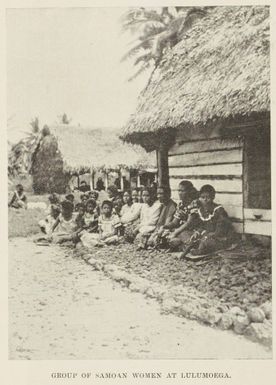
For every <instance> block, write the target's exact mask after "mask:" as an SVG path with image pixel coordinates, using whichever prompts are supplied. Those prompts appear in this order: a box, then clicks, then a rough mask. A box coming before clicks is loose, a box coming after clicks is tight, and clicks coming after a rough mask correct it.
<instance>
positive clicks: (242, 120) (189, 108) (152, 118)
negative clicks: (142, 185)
mask: <svg viewBox="0 0 276 385" xmlns="http://www.w3.org/2000/svg"><path fill="white" fill-rule="evenodd" d="M269 60H270V57H269V7H266V6H241V7H232V6H231V7H224V6H223V7H213V8H211V9H209V10H208V12H207V15H206V16H205V17H203V18H202V19H200V20H198V21H197V22H196V23H195V24H194V26H193V27H192V29H191V30H189V32H188V34H187V35H186V36H183V40H182V41H181V42H180V43H178V44H177V45H176V46H175V47H174V48H173V49H171V50H168V52H166V54H165V55H164V57H163V59H162V61H161V63H160V65H159V66H158V68H157V69H156V71H155V72H154V74H153V76H152V78H151V80H150V82H149V84H148V86H147V87H146V89H145V90H144V91H143V92H142V94H141V95H140V99H139V104H138V107H137V110H136V113H135V114H133V115H132V116H131V117H130V119H129V121H128V123H127V125H126V127H125V129H124V132H123V135H122V138H123V139H124V141H126V142H131V143H136V144H140V145H142V146H143V147H145V148H147V149H148V150H152V149H156V150H157V151H158V173H159V179H160V181H161V182H162V183H168V182H169V183H170V185H171V187H172V190H173V196H174V197H175V198H177V192H176V188H177V185H178V183H179V181H180V180H181V179H189V180H191V181H192V182H193V183H194V185H195V186H196V187H200V186H202V185H203V184H206V183H210V184H212V185H213V186H214V187H215V188H216V190H217V197H216V199H217V201H218V202H220V203H222V204H224V206H225V207H226V209H227V210H228V212H229V214H230V216H231V217H232V219H233V222H234V223H235V226H236V228H237V230H238V231H240V232H244V233H253V234H261V235H270V234H271V210H270V209H271V195H270V190H271V175H270V66H269Z"/></svg>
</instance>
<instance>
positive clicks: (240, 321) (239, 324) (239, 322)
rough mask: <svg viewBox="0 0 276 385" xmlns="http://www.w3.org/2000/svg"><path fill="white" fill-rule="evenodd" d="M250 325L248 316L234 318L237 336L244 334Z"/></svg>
mask: <svg viewBox="0 0 276 385" xmlns="http://www.w3.org/2000/svg"><path fill="white" fill-rule="evenodd" d="M249 324H250V321H249V318H248V316H247V315H237V316H236V317H235V318H234V331H235V332H236V333H237V334H243V333H244V331H245V329H246V328H247V326H248V325H249Z"/></svg>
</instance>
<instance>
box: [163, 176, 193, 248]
mask: <svg viewBox="0 0 276 385" xmlns="http://www.w3.org/2000/svg"><path fill="white" fill-rule="evenodd" d="M178 194H179V199H180V202H179V204H178V206H177V208H176V211H175V214H174V217H173V220H172V221H171V222H170V223H167V224H165V225H164V226H163V227H162V228H161V229H160V232H161V231H163V232H162V235H163V236H165V235H166V236H167V242H168V246H169V247H170V248H171V249H172V250H178V249H179V248H180V249H181V246H182V245H183V243H185V242H186V241H187V240H188V239H190V237H191V232H187V230H186V227H185V224H186V222H187V220H188V218H189V215H190V213H191V211H192V210H193V209H194V208H196V207H197V200H196V198H197V190H196V189H195V188H194V186H193V184H192V183H191V182H190V181H188V180H183V181H181V182H180V183H179V185H178ZM165 230H166V231H165ZM169 231H170V232H169Z"/></svg>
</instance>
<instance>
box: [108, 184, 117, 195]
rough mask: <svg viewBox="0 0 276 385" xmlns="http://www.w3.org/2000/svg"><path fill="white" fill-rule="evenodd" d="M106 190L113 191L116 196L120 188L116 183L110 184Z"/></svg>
mask: <svg viewBox="0 0 276 385" xmlns="http://www.w3.org/2000/svg"><path fill="white" fill-rule="evenodd" d="M106 190H107V191H108V190H109V191H111V192H112V194H113V195H114V196H115V195H117V194H118V189H117V187H116V186H115V185H114V184H112V185H110V186H108V187H107V189H106Z"/></svg>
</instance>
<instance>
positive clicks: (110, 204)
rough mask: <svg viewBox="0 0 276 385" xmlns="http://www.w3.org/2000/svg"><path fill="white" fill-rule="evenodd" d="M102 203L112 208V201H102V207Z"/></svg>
mask: <svg viewBox="0 0 276 385" xmlns="http://www.w3.org/2000/svg"><path fill="white" fill-rule="evenodd" d="M104 205H108V206H109V207H110V208H111V210H112V209H113V203H112V202H110V201H108V200H105V201H103V203H102V208H103V207H104Z"/></svg>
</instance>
